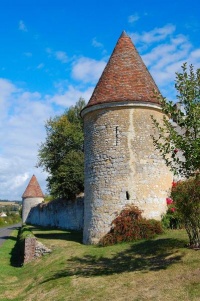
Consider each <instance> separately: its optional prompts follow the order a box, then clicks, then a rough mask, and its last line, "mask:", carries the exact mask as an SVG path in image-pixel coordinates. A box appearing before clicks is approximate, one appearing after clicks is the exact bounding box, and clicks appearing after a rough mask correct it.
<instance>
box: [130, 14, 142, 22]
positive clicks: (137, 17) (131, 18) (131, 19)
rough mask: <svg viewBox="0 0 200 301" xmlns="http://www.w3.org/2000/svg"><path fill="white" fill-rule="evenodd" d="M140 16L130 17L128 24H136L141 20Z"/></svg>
mask: <svg viewBox="0 0 200 301" xmlns="http://www.w3.org/2000/svg"><path fill="white" fill-rule="evenodd" d="M139 18H140V17H139V15H138V14H133V15H131V16H129V17H128V22H129V23H135V22H136V21H138V20H139Z"/></svg>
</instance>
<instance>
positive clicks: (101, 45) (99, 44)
mask: <svg viewBox="0 0 200 301" xmlns="http://www.w3.org/2000/svg"><path fill="white" fill-rule="evenodd" d="M92 46H94V47H96V48H103V47H104V46H103V44H102V43H100V42H98V41H97V39H96V38H93V40H92Z"/></svg>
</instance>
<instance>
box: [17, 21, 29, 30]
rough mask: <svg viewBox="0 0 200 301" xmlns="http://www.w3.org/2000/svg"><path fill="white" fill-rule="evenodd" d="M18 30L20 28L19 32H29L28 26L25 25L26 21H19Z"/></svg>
mask: <svg viewBox="0 0 200 301" xmlns="http://www.w3.org/2000/svg"><path fill="white" fill-rule="evenodd" d="M18 28H19V30H21V31H24V32H26V31H28V30H27V28H26V25H25V24H24V21H22V20H20V21H19V27H18Z"/></svg>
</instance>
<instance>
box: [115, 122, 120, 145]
mask: <svg viewBox="0 0 200 301" xmlns="http://www.w3.org/2000/svg"><path fill="white" fill-rule="evenodd" d="M115 144H116V145H118V144H119V127H118V126H116V127H115Z"/></svg>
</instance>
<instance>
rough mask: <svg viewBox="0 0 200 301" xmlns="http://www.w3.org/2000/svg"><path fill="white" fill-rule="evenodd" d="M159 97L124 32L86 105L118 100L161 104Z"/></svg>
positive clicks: (142, 63) (146, 70)
mask: <svg viewBox="0 0 200 301" xmlns="http://www.w3.org/2000/svg"><path fill="white" fill-rule="evenodd" d="M154 91H156V92H157V93H159V94H160V91H159V90H158V87H157V86H156V84H155V82H154V80H153V78H152V76H151V74H150V73H149V71H148V69H147V68H146V66H145V64H144V62H143V61H142V59H141V57H140V55H139V54H138V52H137V50H136V48H135V46H134V45H133V43H132V41H131V38H130V37H129V36H128V35H127V34H126V33H125V32H123V33H122V34H121V36H120V38H119V40H118V42H117V44H116V46H115V48H114V50H113V53H112V55H111V57H110V59H109V61H108V63H107V65H106V67H105V69H104V71H103V73H102V75H101V77H100V79H99V82H98V83H97V85H96V87H95V89H94V92H93V94H92V96H91V98H90V100H89V102H88V105H87V106H92V105H96V104H101V103H107V102H118V101H145V102H154V103H158V100H157V99H156V98H155V97H154Z"/></svg>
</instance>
